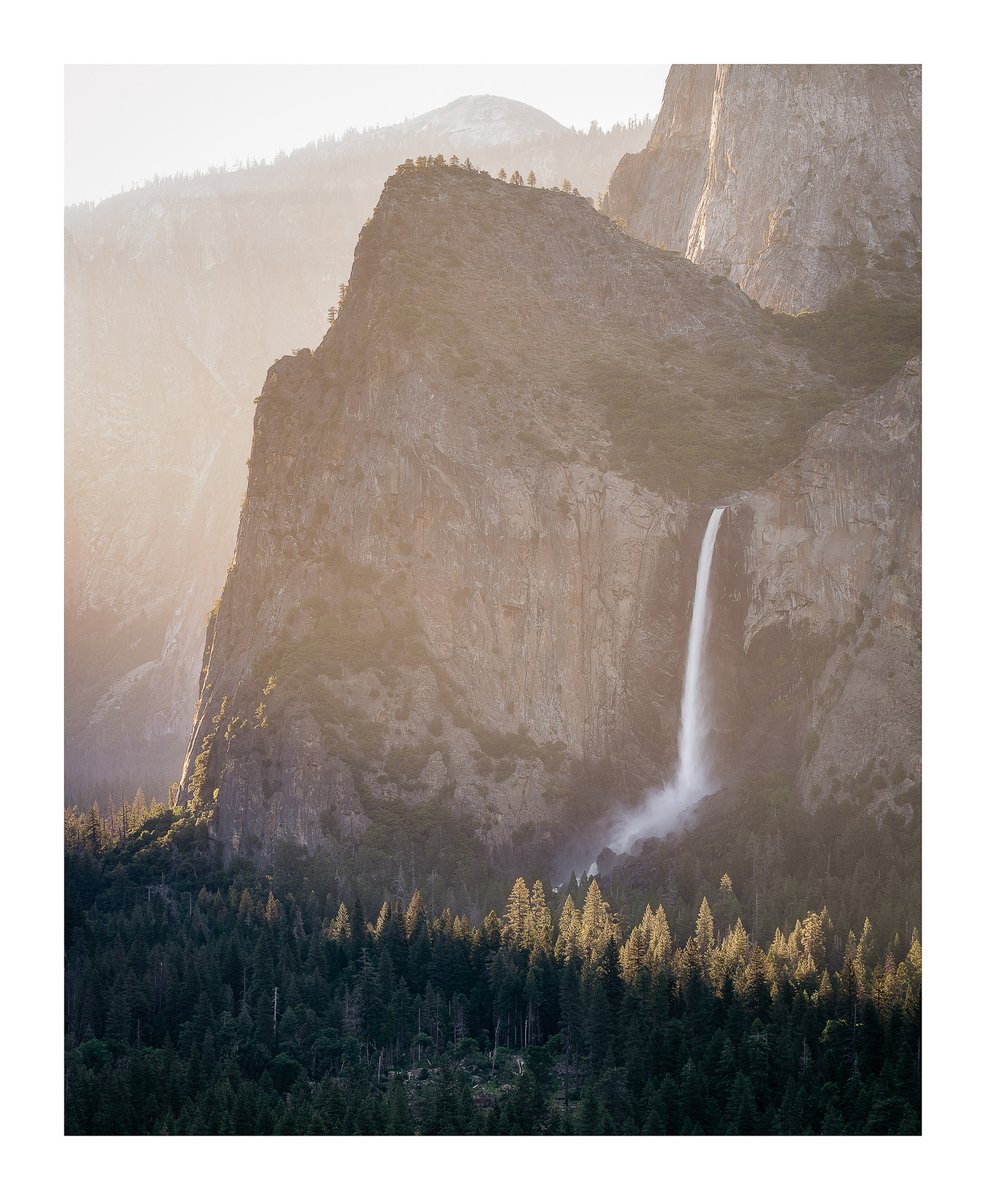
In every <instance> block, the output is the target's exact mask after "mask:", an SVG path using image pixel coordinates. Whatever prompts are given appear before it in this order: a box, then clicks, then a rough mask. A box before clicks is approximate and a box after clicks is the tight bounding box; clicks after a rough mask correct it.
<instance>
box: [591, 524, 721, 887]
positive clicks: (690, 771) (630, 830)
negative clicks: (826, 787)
mask: <svg viewBox="0 0 986 1200" xmlns="http://www.w3.org/2000/svg"><path fill="white" fill-rule="evenodd" d="M724 511H725V510H724V509H723V508H716V509H714V510H713V512H712V515H711V516H710V517H709V523H708V525H707V526H706V527H705V536H704V537H703V538H702V549H701V551H700V553H699V559H698V569H697V571H696V573H695V600H694V603H693V605H692V623H691V627H690V629H689V631H688V655H687V658H686V660H685V685H684V688H683V690H682V694H681V723H680V725H679V728H678V768H677V771H676V773H675V777H674V780H673V781H672V782H671V783H669V784H668V785H667V786H665V787H663V788H660V789H656V790H654V791H652V792H648V794H647V796H646V798H645V801H644V804H643V806H642V807H640V808H638V809H634V810H633V811H631V812H623V813H621V814H619V816H618V817H617V818H616V819H615V821H614V822H613V824H612V825H611V827H610V832H609V834H608V836H607V839H606V844H607V845H608V846H609V848H610V849H611V850H613V851H614V852H615V853H616V854H625V853H626V852H627V851H628V850H630V849H631V848H632V847H633V845H634V843H635V842H637V841H639V840H640V839H641V838H651V837H662V836H663V835H664V834H667V833H670V832H671V831H672V830H673V829H676V828H677V827H678V826H679V825H680V824H681V823H682V820H683V818H684V817H685V815H686V814H687V813H688V812H689V811H690V810H691V809H692V808H694V807H695V805H696V804H697V803H698V802H699V800H701V799H702V798H703V797H704V796H707V795H709V793H710V792H712V791H714V790H715V781H714V779H713V774H712V769H711V766H710V763H709V753H708V739H709V731H710V725H711V718H710V704H709V698H710V692H711V689H710V687H709V681H708V670H707V667H706V658H707V649H708V640H709V636H708V635H709V625H710V622H711V605H710V602H709V580H710V577H711V574H712V557H713V554H714V553H715V547H716V535H717V534H718V532H719V522H720V521H721V520H722V514H723V512H724ZM595 866H596V864H595V863H593V864H592V867H590V868H589V872H588V873H589V874H594V873H595V870H594V869H595Z"/></svg>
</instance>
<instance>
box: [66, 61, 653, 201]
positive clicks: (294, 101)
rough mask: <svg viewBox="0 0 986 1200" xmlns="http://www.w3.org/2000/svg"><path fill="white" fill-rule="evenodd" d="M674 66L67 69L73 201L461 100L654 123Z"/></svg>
mask: <svg viewBox="0 0 986 1200" xmlns="http://www.w3.org/2000/svg"><path fill="white" fill-rule="evenodd" d="M667 72H668V67H667V66H431V67H426V66H404V67H401V66H390V67H386V66H366V67H358V66H308V67H302V66H214V67H208V66H143V67H142V66H133V67H129V66H77V67H67V68H66V70H65V202H66V203H67V204H73V203H75V202H77V201H80V200H100V199H102V198H104V197H105V196H109V195H112V194H113V193H115V192H119V191H120V190H121V189H123V188H126V187H129V186H130V185H131V183H134V182H142V181H143V180H145V179H151V178H153V177H154V176H155V175H170V174H173V173H174V172H175V171H179V170H184V171H192V170H196V169H204V168H207V167H210V166H216V165H220V164H222V163H228V164H232V163H234V162H237V161H241V160H244V159H247V158H268V159H269V158H272V157H273V156H274V155H275V154H277V152H278V151H279V150H292V149H294V148H295V147H297V146H303V145H305V144H306V143H307V142H310V141H313V140H315V139H316V138H319V137H322V136H324V135H325V134H329V133H342V132H343V131H344V130H346V129H348V128H351V127H352V126H356V127H358V128H363V127H364V126H367V125H390V124H393V123H395V122H397V121H402V120H404V118H405V117H412V116H417V115H418V114H419V113H423V112H427V111H428V110H429V109H432V108H439V107H440V106H441V105H443V104H447V103H448V102H449V101H450V100H454V99H456V97H458V96H464V95H479V94H492V95H498V96H508V97H510V98H511V99H513V100H523V101H524V102H525V103H526V104H532V105H534V107H535V108H540V109H542V110H543V111H544V112H546V113H548V115H549V116H552V117H554V118H555V120H557V121H560V122H561V123H562V124H563V125H574V126H576V128H579V129H584V128H587V127H588V125H589V123H590V121H593V120H596V121H598V122H599V124H600V125H602V126H604V127H605V126H609V125H612V124H613V123H614V122H616V121H623V120H626V119H627V118H628V117H632V116H634V115H636V116H638V117H643V116H644V114H645V113H651V114H652V115H653V116H656V115H657V110H658V108H659V107H660V103H661V95H662V93H663V91H664V79H665V76H666V75H667Z"/></svg>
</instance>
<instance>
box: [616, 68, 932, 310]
mask: <svg viewBox="0 0 986 1200" xmlns="http://www.w3.org/2000/svg"><path fill="white" fill-rule="evenodd" d="M920 106H921V70H920V67H915V66H854V65H849V66H730V65H720V66H717V67H711V66H675V67H672V69H671V71H670V73H669V75H668V79H667V84H666V86H665V93H664V101H663V104H662V106H661V112H660V115H659V117H658V120H657V123H656V125H655V126H654V132H653V134H652V136H651V140H650V142H649V144H648V146H647V148H646V149H644V150H642V151H640V153H638V154H628V155H626V156H625V157H624V158H623V159H622V161H621V162H620V164H619V166H618V167H617V169H616V171H615V173H614V175H613V178H612V181H611V183H610V189H609V196H608V200H607V211H608V212H609V214H610V215H611V216H613V217H620V218H622V219H623V220H624V221H625V222H626V224H627V228H628V229H629V231H630V232H631V233H632V234H634V235H635V236H637V237H640V238H642V239H644V240H645V241H648V242H651V243H652V244H653V245H657V246H665V247H666V248H667V249H669V250H676V251H678V252H680V253H682V254H686V255H687V256H688V258H689V259H691V261H692V262H695V263H698V264H699V265H700V266H702V267H704V268H705V269H706V270H707V271H709V272H711V273H713V274H718V275H723V276H725V277H726V278H728V279H729V280H731V281H732V282H734V283H738V284H739V285H740V287H742V288H743V289H744V291H746V292H747V293H748V294H749V295H750V296H752V297H753V298H754V299H756V300H757V301H758V302H759V303H760V304H762V305H764V306H765V307H769V308H773V309H776V310H778V311H782V312H788V313H798V312H800V311H801V310H802V309H809V310H813V311H814V310H818V309H821V308H824V307H825V305H826V304H827V303H828V302H829V301H830V300H831V299H832V298H833V296H834V295H835V294H836V293H837V292H838V290H839V289H840V288H841V287H843V286H844V285H845V284H847V283H849V282H851V281H852V280H853V279H855V278H856V277H857V276H858V275H859V274H860V273H861V272H863V271H868V272H870V273H872V272H874V271H875V272H877V273H880V274H881V275H882V284H883V287H884V289H885V290H888V291H893V290H896V288H897V287H898V286H899V276H900V275H901V273H904V274H905V275H906V273H909V272H912V271H913V268H914V267H915V265H916V263H917V261H918V257H919V252H920V243H921V107H920Z"/></svg>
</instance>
